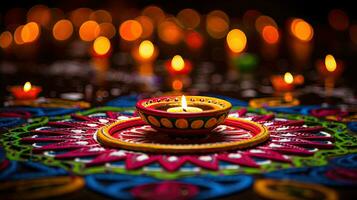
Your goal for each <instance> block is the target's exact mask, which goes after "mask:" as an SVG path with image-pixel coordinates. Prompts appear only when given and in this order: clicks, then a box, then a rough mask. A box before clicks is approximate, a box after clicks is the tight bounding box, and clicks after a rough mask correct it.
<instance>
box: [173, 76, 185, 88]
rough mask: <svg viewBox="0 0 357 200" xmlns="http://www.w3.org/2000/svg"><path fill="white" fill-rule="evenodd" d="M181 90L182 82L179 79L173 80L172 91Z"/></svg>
mask: <svg viewBox="0 0 357 200" xmlns="http://www.w3.org/2000/svg"><path fill="white" fill-rule="evenodd" d="M182 88H183V82H182V81H181V80H179V79H175V80H174V81H172V89H173V90H182Z"/></svg>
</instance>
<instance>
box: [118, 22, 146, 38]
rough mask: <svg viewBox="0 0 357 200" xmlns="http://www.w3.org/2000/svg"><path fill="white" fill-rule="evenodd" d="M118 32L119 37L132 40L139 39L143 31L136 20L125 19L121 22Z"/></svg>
mask: <svg viewBox="0 0 357 200" xmlns="http://www.w3.org/2000/svg"><path fill="white" fill-rule="evenodd" d="M119 33H120V36H121V38H123V39H124V40H126V41H134V40H137V39H139V37H140V36H141V34H142V33H143V28H142V26H141V24H140V23H139V22H138V21H136V20H127V21H125V22H123V23H122V24H121V25H120V27H119Z"/></svg>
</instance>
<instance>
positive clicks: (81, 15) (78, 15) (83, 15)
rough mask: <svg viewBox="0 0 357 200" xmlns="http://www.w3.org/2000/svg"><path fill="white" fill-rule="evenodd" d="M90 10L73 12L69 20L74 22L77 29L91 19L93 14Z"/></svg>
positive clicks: (83, 9) (80, 9) (82, 9)
mask: <svg viewBox="0 0 357 200" xmlns="http://www.w3.org/2000/svg"><path fill="white" fill-rule="evenodd" d="M92 12H93V11H92V9H90V8H78V9H76V10H74V11H72V12H71V14H70V16H69V19H70V20H71V21H72V23H73V25H74V26H75V27H80V26H81V25H82V24H83V23H84V22H85V21H87V20H88V19H89V16H90V14H91V13H92Z"/></svg>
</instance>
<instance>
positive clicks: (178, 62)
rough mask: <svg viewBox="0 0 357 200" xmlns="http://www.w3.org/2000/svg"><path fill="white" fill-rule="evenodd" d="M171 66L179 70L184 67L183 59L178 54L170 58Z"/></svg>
mask: <svg viewBox="0 0 357 200" xmlns="http://www.w3.org/2000/svg"><path fill="white" fill-rule="evenodd" d="M171 66H172V68H173V70H175V71H181V70H183V68H184V67H185V61H184V60H183V58H182V57H181V56H180V55H176V56H174V57H173V58H172V60H171Z"/></svg>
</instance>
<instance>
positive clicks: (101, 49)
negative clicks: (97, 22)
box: [93, 36, 111, 55]
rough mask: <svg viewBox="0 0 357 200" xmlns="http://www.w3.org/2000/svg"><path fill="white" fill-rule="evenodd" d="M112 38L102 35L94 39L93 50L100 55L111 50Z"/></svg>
mask: <svg viewBox="0 0 357 200" xmlns="http://www.w3.org/2000/svg"><path fill="white" fill-rule="evenodd" d="M110 46H111V45H110V40H109V39H108V38H106V37H104V36H100V37H98V38H97V39H95V40H94V43H93V50H94V52H95V53H96V54H98V55H105V54H107V53H108V52H109V50H110Z"/></svg>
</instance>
